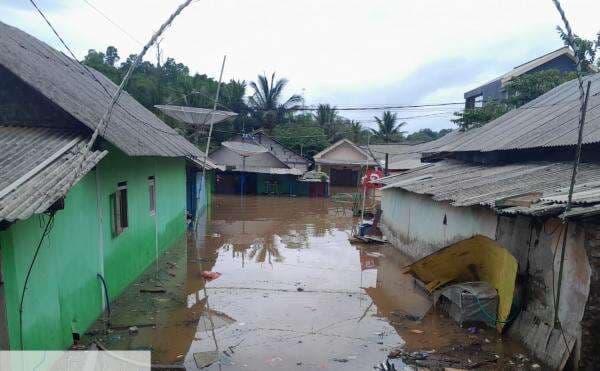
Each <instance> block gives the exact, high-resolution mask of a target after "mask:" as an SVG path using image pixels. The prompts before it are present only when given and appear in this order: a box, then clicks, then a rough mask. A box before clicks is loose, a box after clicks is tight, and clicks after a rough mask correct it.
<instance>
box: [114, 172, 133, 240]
mask: <svg viewBox="0 0 600 371" xmlns="http://www.w3.org/2000/svg"><path fill="white" fill-rule="evenodd" d="M127 193H128V192H127V182H119V183H118V184H117V190H116V192H114V193H113V194H111V195H110V198H111V209H112V210H111V216H112V219H113V223H112V226H113V236H114V237H116V236H119V235H121V234H122V233H123V232H125V231H126V230H127V228H129V202H128V199H127Z"/></svg>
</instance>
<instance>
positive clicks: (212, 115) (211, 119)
mask: <svg viewBox="0 0 600 371" xmlns="http://www.w3.org/2000/svg"><path fill="white" fill-rule="evenodd" d="M226 59H227V55H224V56H223V63H221V73H220V74H219V84H218V85H217V93H216V94H215V102H214V104H213V109H212V111H211V113H210V119H209V120H210V121H209V129H208V138H206V148H205V149H204V160H203V162H202V182H203V183H204V187H203V188H202V192H205V193H206V189H207V188H208V187H207V185H208V184H207V181H206V162H207V161H208V151H209V149H210V139H211V136H212V131H213V121H214V120H213V119H214V116H215V111H216V110H217V104H218V103H219V94H220V93H221V80H222V79H223V71H224V70H225V60H226ZM206 196H207V197H208V195H206ZM196 199H197V197H196ZM196 227H198V207H196V215H195V217H194V228H196Z"/></svg>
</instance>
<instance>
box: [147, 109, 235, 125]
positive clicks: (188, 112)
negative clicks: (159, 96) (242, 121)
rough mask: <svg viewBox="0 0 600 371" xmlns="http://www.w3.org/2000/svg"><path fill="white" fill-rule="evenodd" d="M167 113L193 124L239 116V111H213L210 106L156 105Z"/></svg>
mask: <svg viewBox="0 0 600 371" xmlns="http://www.w3.org/2000/svg"><path fill="white" fill-rule="evenodd" d="M154 107H156V108H158V109H159V110H160V111H161V112H163V113H164V114H165V115H167V116H169V117H171V118H174V119H175V120H179V121H181V122H185V123H186V124H192V125H210V124H211V121H212V124H217V123H219V122H222V121H225V120H227V119H228V118H230V117H233V116H237V113H235V112H230V111H217V110H215V111H213V110H212V109H208V108H197V107H185V106H169V105H156V106H154Z"/></svg>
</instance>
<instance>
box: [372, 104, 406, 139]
mask: <svg viewBox="0 0 600 371" xmlns="http://www.w3.org/2000/svg"><path fill="white" fill-rule="evenodd" d="M375 121H376V122H377V129H371V130H372V131H373V134H374V135H375V137H376V138H378V139H380V140H381V141H383V142H384V143H390V142H397V141H399V140H401V139H402V137H403V136H404V133H405V132H404V131H401V130H400V129H401V128H402V127H403V126H405V125H406V122H401V123H397V121H398V115H397V114H396V113H392V112H391V111H385V112H383V116H382V117H381V118H379V117H377V116H375Z"/></svg>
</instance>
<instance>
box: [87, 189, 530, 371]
mask: <svg viewBox="0 0 600 371" xmlns="http://www.w3.org/2000/svg"><path fill="white" fill-rule="evenodd" d="M205 222H206V223H200V226H199V227H198V228H197V230H195V231H190V232H189V233H188V236H187V238H186V239H185V240H183V241H182V242H181V243H179V244H177V245H175V246H173V247H172V248H171V249H169V251H168V252H166V253H165V254H164V255H163V256H161V257H160V259H159V260H158V261H157V263H156V264H153V266H152V267H150V268H149V269H148V271H147V272H146V273H145V274H144V275H143V276H142V277H141V278H140V279H139V280H138V281H137V282H136V283H135V284H133V285H132V286H131V287H130V288H128V289H127V290H126V291H125V292H124V293H123V294H122V296H121V297H119V298H118V299H117V300H116V301H115V302H114V303H112V313H111V318H110V322H111V327H112V330H111V331H110V332H109V333H105V332H104V331H103V330H102V329H103V326H104V325H103V322H102V321H101V320H99V321H98V323H97V324H96V325H95V326H94V329H93V330H92V331H90V333H88V334H87V336H86V340H87V341H88V342H89V341H91V340H94V339H97V340H99V341H100V342H101V343H102V344H104V345H105V346H106V347H108V348H109V349H149V350H151V351H152V361H153V363H158V364H163V365H165V364H171V365H172V364H178V365H183V366H185V368H187V369H190V370H195V369H197V363H196V361H195V358H194V354H200V355H202V354H203V353H202V352H208V351H213V350H215V338H216V341H217V344H218V347H219V351H220V354H221V356H220V362H218V363H214V364H212V365H211V366H209V367H207V368H205V369H206V370H218V369H222V370H270V369H273V370H302V369H310V370H312V369H331V370H342V369H343V370H372V369H373V367H374V366H375V365H377V364H378V363H380V362H382V361H385V359H386V356H387V355H388V353H389V351H390V350H392V349H394V348H396V347H398V346H402V345H404V346H405V348H406V349H408V350H428V351H439V350H441V349H449V348H451V347H454V348H455V347H456V346H458V347H459V348H461V347H463V346H465V347H467V348H468V347H471V348H472V347H473V346H475V348H476V349H478V350H485V352H487V353H486V354H492V353H490V352H493V354H494V355H495V357H496V358H500V360H505V362H506V363H507V364H508V363H509V362H512V361H511V360H510V359H514V354H516V353H518V352H522V349H521V348H520V347H519V346H518V345H516V344H514V343H512V342H509V341H507V340H506V339H501V338H500V337H499V336H498V335H497V333H496V332H495V331H493V330H482V331H481V332H479V333H477V334H470V333H469V332H467V330H466V329H462V328H460V327H458V326H457V325H456V324H455V323H454V322H452V321H451V320H450V319H448V318H446V316H445V315H443V314H439V313H435V311H434V310H432V309H431V299H430V298H429V295H427V294H426V293H425V292H424V291H423V290H422V289H421V288H420V287H419V286H418V285H417V284H416V282H415V281H414V279H413V278H412V277H409V276H406V275H404V274H403V273H402V267H404V266H405V265H406V264H408V263H409V262H408V260H407V259H406V258H405V257H404V256H403V255H401V254H400V253H399V252H398V251H397V250H395V249H394V248H392V247H390V246H387V245H380V246H374V247H371V246H367V245H364V244H352V243H350V242H349V236H350V234H351V229H352V226H353V225H354V224H355V223H356V222H357V219H355V218H352V216H351V213H350V212H346V215H344V214H343V213H341V212H340V211H339V210H337V211H336V208H335V207H333V205H332V204H331V201H330V200H329V199H322V198H320V199H319V198H286V197H266V196H247V197H244V198H243V199H242V198H240V197H239V196H215V198H214V201H213V205H212V208H211V210H209V211H208V212H207V215H206V220H205ZM202 271H214V272H219V273H221V276H220V277H219V278H217V279H215V280H213V281H211V282H209V283H208V284H207V287H206V288H207V292H208V296H209V307H210V311H206V310H205V309H206V300H205V297H204V293H203V284H204V280H203V278H202V276H201V272H202ZM141 290H142V291H146V290H149V291H158V292H140V291H141ZM209 314H210V315H209ZM407 315H408V316H407ZM419 319H420V320H419ZM211 320H212V322H213V325H214V328H215V330H214V338H213V332H212V331H211V328H212V327H213V325H211V324H210V322H211ZM130 326H137V327H138V331H137V332H134V333H130V332H129V331H128V328H129V327H130ZM471 348H470V349H471ZM463 353H465V352H463ZM475 353H477V352H475ZM469 357H474V358H475V359H476V358H477V354H474V355H470V356H469ZM511 357H512V358H511ZM494 361H495V360H494ZM498 366H499V365H498V363H496V364H495V366H494V367H492V368H495V367H498Z"/></svg>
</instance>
